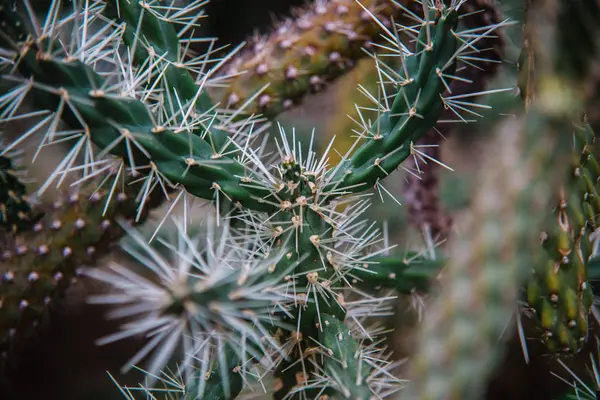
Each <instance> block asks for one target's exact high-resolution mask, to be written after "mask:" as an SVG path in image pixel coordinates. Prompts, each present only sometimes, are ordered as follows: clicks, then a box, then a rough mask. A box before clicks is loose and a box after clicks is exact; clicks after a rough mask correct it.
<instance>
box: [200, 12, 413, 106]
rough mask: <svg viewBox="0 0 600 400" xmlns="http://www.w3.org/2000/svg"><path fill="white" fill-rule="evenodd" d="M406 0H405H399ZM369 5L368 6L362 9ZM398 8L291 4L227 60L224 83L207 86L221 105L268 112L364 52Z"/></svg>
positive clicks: (315, 87) (314, 88)
mask: <svg viewBox="0 0 600 400" xmlns="http://www.w3.org/2000/svg"><path fill="white" fill-rule="evenodd" d="M399 3H400V4H403V3H407V1H406V0H402V1H400V2H399ZM367 10H368V11H367ZM402 13H403V10H402V9H401V8H400V7H399V6H398V5H397V4H395V3H394V2H392V1H389V0H362V1H361V2H360V3H359V2H357V1H355V0H331V1H329V0H326V1H323V0H320V1H317V2H315V4H314V5H312V6H310V7H305V8H302V9H298V10H296V12H295V13H294V19H293V20H287V21H284V22H282V23H280V24H279V25H278V27H277V29H276V30H275V31H274V32H273V33H272V34H271V35H269V36H268V38H266V39H265V38H262V37H258V38H256V39H255V40H254V42H253V43H250V44H249V45H248V49H247V50H245V51H243V52H242V53H241V54H240V55H238V56H236V57H234V58H233V59H232V60H231V62H229V63H228V64H227V65H226V68H227V69H226V73H224V74H222V75H224V76H223V77H222V78H223V79H224V80H225V82H226V85H223V86H224V87H217V86H215V87H214V88H210V92H211V94H212V95H213V97H214V98H215V99H218V100H219V101H220V103H221V105H222V106H223V107H226V108H232V107H239V106H240V105H242V104H245V103H247V102H250V104H249V107H247V108H246V112H247V113H249V114H253V113H257V114H258V113H262V114H264V115H265V116H267V117H273V116H275V115H277V114H279V113H281V112H282V111H285V110H286V109H289V108H291V107H292V106H293V105H294V104H297V103H298V102H299V101H300V100H301V99H302V97H303V96H304V95H305V94H306V93H308V92H310V91H318V90H321V89H322V88H323V87H324V86H325V85H326V84H327V83H328V81H331V80H333V79H335V78H337V77H338V76H340V75H342V74H343V73H345V72H346V71H348V70H349V69H350V68H352V67H353V66H354V64H355V62H356V61H357V60H358V59H360V58H362V57H365V56H366V53H365V52H364V51H363V48H364V47H369V46H370V42H371V41H373V40H376V39H377V37H378V36H379V34H380V33H381V32H383V29H382V27H381V26H380V25H379V24H378V23H377V22H376V21H375V20H374V19H373V18H372V16H371V15H375V16H377V17H378V18H379V19H381V21H382V22H381V24H382V25H383V26H387V27H388V28H389V27H391V20H392V17H393V16H398V15H400V14H402Z"/></svg>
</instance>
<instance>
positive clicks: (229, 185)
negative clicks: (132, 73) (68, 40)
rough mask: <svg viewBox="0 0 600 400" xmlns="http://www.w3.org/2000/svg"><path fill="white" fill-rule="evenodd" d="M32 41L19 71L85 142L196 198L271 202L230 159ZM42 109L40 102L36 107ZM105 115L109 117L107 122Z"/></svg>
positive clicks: (268, 207) (256, 204)
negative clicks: (152, 170)
mask: <svg viewBox="0 0 600 400" xmlns="http://www.w3.org/2000/svg"><path fill="white" fill-rule="evenodd" d="M44 54H46V53H45V52H44V51H43V50H42V49H41V48H40V47H38V45H37V44H36V43H35V42H33V41H30V42H27V43H26V44H24V47H23V49H22V53H21V55H20V56H19V59H18V60H17V65H18V69H19V71H20V72H21V73H22V74H23V75H24V76H27V77H30V78H33V80H34V82H36V84H37V85H38V86H37V87H38V88H40V89H39V90H37V89H33V91H34V92H35V93H36V95H37V94H39V96H36V100H37V101H38V102H43V101H44V100H48V101H49V102H45V101H44V104H43V105H44V107H45V108H46V109H48V110H55V109H56V107H57V104H58V103H59V102H60V101H61V100H65V101H68V102H69V104H70V105H71V107H72V108H69V109H67V110H64V112H63V114H62V117H63V120H65V122H67V123H69V124H70V125H71V126H74V127H80V128H81V125H82V124H83V125H84V126H83V127H82V128H83V129H84V130H85V131H86V132H87V133H88V135H89V139H90V140H91V141H92V142H93V143H94V144H96V145H97V146H99V147H100V148H103V149H110V151H111V152H112V153H113V154H115V155H117V156H120V157H122V158H123V159H124V160H126V161H125V162H126V163H128V164H129V165H130V166H133V169H135V166H136V165H137V166H141V167H148V166H151V167H154V168H155V169H157V170H158V171H159V172H160V174H161V175H162V176H163V179H164V180H167V181H169V182H175V183H180V184H182V185H183V186H184V187H185V189H186V190H187V191H188V192H189V193H191V194H193V195H195V196H198V197H201V198H207V199H214V198H215V197H217V196H218V194H219V193H223V195H224V196H226V197H228V198H229V199H230V200H231V201H232V202H234V203H235V202H236V201H240V202H241V203H242V205H243V206H245V207H248V208H254V209H257V210H263V211H272V210H273V209H274V206H273V204H270V203H268V202H266V201H264V200H263V197H265V196H268V194H269V191H268V190H261V189H256V188H255V187H251V186H250V185H248V186H245V185H246V184H248V183H249V182H251V181H252V178H251V176H252V172H251V171H248V169H247V168H246V167H245V166H244V165H242V164H241V163H240V162H238V161H236V160H233V159H226V160H224V161H220V160H218V159H217V160H215V159H214V158H213V155H214V152H213V148H212V147H211V145H210V144H209V143H207V142H206V141H204V140H202V139H201V138H200V137H199V136H197V135H194V134H191V133H189V132H183V133H179V134H178V133H176V132H174V131H170V130H167V129H164V128H163V127H161V126H158V125H157V124H156V123H155V121H154V120H153V118H152V117H151V114H150V113H149V110H148V109H147V108H146V106H145V105H144V104H143V103H141V102H140V101H138V100H135V99H131V98H122V97H117V96H111V95H110V94H107V93H104V92H103V91H102V89H101V88H102V83H103V78H102V77H101V76H100V75H98V74H97V73H96V72H94V71H93V70H92V69H91V68H90V67H88V66H87V65H84V64H82V63H80V62H78V61H70V62H69V61H63V60H54V59H52V58H51V57H47V54H46V56H44ZM40 105H42V104H40ZM107 116H110V117H109V118H107Z"/></svg>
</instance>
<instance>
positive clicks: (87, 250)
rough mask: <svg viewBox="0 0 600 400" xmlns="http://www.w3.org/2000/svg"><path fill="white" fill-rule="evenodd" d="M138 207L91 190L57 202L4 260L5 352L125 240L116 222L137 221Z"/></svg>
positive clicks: (1, 323) (0, 279) (0, 346)
mask: <svg viewBox="0 0 600 400" xmlns="http://www.w3.org/2000/svg"><path fill="white" fill-rule="evenodd" d="M137 208H138V203H137V202H136V201H134V198H133V195H132V196H131V197H128V196H127V195H126V192H124V193H119V194H118V195H115V196H114V197H113V198H110V197H109V196H108V194H107V193H106V192H103V191H97V190H96V188H93V187H91V186H87V187H83V188H78V189H77V190H76V191H74V192H72V193H71V194H69V195H67V196H65V197H64V198H63V199H60V200H57V201H55V202H54V204H53V205H52V206H51V207H49V208H48V209H47V210H45V211H46V212H45V215H44V216H43V218H42V219H40V220H39V221H38V222H37V223H36V224H34V225H33V226H32V228H31V230H30V231H29V232H24V233H23V234H21V235H19V236H17V237H16V238H15V239H14V241H13V243H12V247H10V248H5V249H3V252H2V254H0V298H1V299H2V302H1V303H0V304H1V307H0V352H2V353H3V354H5V355H6V354H7V352H9V351H10V349H11V348H12V346H13V345H14V344H18V343H21V342H20V341H21V340H22V339H27V338H29V337H31V335H32V334H33V333H34V332H35V330H34V329H35V328H36V326H37V325H38V324H39V323H40V322H41V320H42V319H43V318H44V316H46V309H47V307H48V305H49V304H51V302H52V301H56V300H59V299H60V298H61V296H62V295H63V294H64V292H65V290H66V289H67V288H68V287H69V285H70V284H71V281H72V280H73V279H75V278H76V276H77V271H78V269H79V268H80V267H82V266H83V265H93V264H94V262H95V261H96V259H97V257H98V256H100V255H102V254H104V253H105V252H106V251H108V249H109V248H110V247H111V246H112V245H113V244H114V243H115V242H116V241H117V239H118V238H119V237H120V236H121V235H122V233H123V231H122V230H121V228H120V227H119V226H118V224H117V223H116V221H115V220H116V218H118V217H121V218H126V219H130V220H131V221H133V220H134V219H135V218H136V216H137V217H141V218H139V219H138V221H139V222H143V221H144V218H145V215H144V214H143V215H141V216H140V215H139V214H138V210H137Z"/></svg>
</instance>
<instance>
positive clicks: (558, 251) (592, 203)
mask: <svg viewBox="0 0 600 400" xmlns="http://www.w3.org/2000/svg"><path fill="white" fill-rule="evenodd" d="M573 130H574V133H573V144H574V150H573V157H572V158H573V164H572V166H571V167H572V168H571V171H570V172H571V173H570V174H569V178H568V181H567V182H566V183H565V186H564V188H563V189H562V190H561V192H560V195H559V198H558V203H557V204H556V205H555V208H554V212H553V215H552V219H551V221H549V222H548V223H547V224H548V225H547V227H548V228H547V229H546V230H545V231H544V232H542V236H541V242H542V246H543V248H544V254H543V255H542V256H541V258H540V260H539V262H538V263H537V264H536V265H535V267H534V273H533V276H532V277H531V278H530V281H529V284H528V286H527V303H528V305H529V307H530V311H531V312H532V313H533V315H534V316H535V318H536V320H537V321H538V327H539V329H540V331H541V340H542V341H543V342H544V343H545V344H546V346H547V347H548V350H549V351H551V352H552V353H557V352H560V353H565V354H576V353H578V352H579V351H580V350H581V349H582V348H583V346H584V345H585V343H586V340H587V337H588V325H589V321H588V317H589V314H590V312H591V307H592V303H593V293H592V287H591V285H590V284H589V282H588V273H587V270H588V263H589V260H590V258H591V257H592V256H593V254H592V252H591V247H590V245H589V243H590V241H592V236H591V235H592V233H593V232H594V231H595V229H596V228H597V226H598V222H599V221H598V215H599V213H600V204H598V203H597V201H596V200H597V196H598V194H599V187H598V184H597V180H598V178H599V177H600V171H598V169H597V168H596V167H597V163H596V159H595V157H594V154H593V153H592V152H591V151H592V148H593V145H594V141H595V135H594V132H593V131H592V129H591V127H590V126H589V125H587V124H586V125H582V126H575V127H574V128H573ZM586 209H589V210H590V211H589V212H586V211H585V210H586ZM586 242H588V243H586Z"/></svg>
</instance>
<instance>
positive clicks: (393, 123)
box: [327, 7, 509, 192]
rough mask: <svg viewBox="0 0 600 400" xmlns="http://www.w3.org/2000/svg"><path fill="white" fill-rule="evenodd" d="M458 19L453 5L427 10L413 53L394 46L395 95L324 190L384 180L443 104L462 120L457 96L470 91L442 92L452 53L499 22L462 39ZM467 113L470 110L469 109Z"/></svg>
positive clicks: (456, 53) (435, 118) (464, 104)
mask: <svg viewBox="0 0 600 400" xmlns="http://www.w3.org/2000/svg"><path fill="white" fill-rule="evenodd" d="M458 18H459V17H458V13H457V11H456V10H455V9H453V8H446V7H442V8H441V9H439V10H438V9H435V8H434V9H433V10H429V12H428V14H427V15H426V16H425V18H424V20H423V22H422V26H424V27H426V28H422V29H421V30H420V34H419V42H418V46H417V51H416V52H415V53H414V54H412V53H409V52H408V50H406V49H402V48H400V49H399V53H401V54H402V58H401V60H402V63H403V64H402V69H401V71H400V72H398V73H395V74H396V75H394V76H395V79H396V80H397V81H396V84H397V86H398V87H399V90H398V93H397V94H396V95H395V96H394V98H393V102H391V105H389V104H388V102H387V99H386V100H385V101H383V102H382V103H380V104H378V109H379V110H381V111H380V117H379V118H378V119H377V121H376V122H375V123H374V124H372V125H370V126H367V125H366V124H365V123H364V122H363V125H362V126H361V129H362V132H363V133H362V137H361V138H359V141H362V140H361V139H364V140H365V142H364V143H363V144H362V145H360V146H358V143H359V141H357V142H356V144H355V146H353V148H352V149H351V151H349V153H351V155H349V156H345V157H344V159H343V160H342V162H340V163H339V164H338V166H336V167H335V168H334V169H333V170H332V173H331V175H330V176H329V182H330V184H329V186H328V187H327V190H334V189H336V188H338V190H346V191H347V192H356V191H361V190H364V189H366V188H367V187H370V186H372V185H375V184H376V183H377V182H378V181H379V180H381V179H384V178H385V177H386V176H388V175H389V174H390V173H391V172H392V171H394V170H395V169H396V168H397V167H398V166H399V165H400V163H401V162H403V161H404V160H405V159H406V158H408V157H409V156H410V155H411V154H412V151H413V148H412V146H413V143H414V142H416V141H417V140H418V139H419V138H420V137H422V136H423V135H424V134H425V133H426V132H428V131H429V130H430V129H431V128H432V127H433V126H434V125H435V123H436V122H437V121H438V119H439V117H440V116H441V115H442V111H443V110H444V108H445V107H449V108H453V109H455V110H456V114H457V115H458V116H459V118H461V119H462V120H463V121H466V119H465V118H464V117H462V116H460V114H459V112H458V111H460V110H463V111H464V110H465V107H467V109H468V107H469V106H473V104H471V103H469V102H463V101H462V100H461V99H462V98H466V97H469V95H459V96H456V98H453V97H452V96H449V97H446V98H445V97H444V96H443V94H444V92H445V91H446V89H447V84H448V82H450V81H451V80H452V79H453V78H451V77H453V74H454V71H455V68H456V61H457V57H460V54H461V53H462V52H464V51H467V49H470V48H471V47H470V46H473V45H474V44H475V43H476V42H477V41H478V40H479V39H480V38H483V37H485V36H486V35H489V33H490V32H493V31H494V30H495V29H497V28H499V27H500V26H502V25H503V24H502V23H500V24H497V25H493V26H491V27H489V29H488V32H485V34H482V35H481V36H479V37H476V38H472V37H469V38H467V37H465V38H464V39H461V33H460V32H459V31H458V30H457V25H458ZM505 22H506V21H505ZM467 36H468V35H467ZM465 42H466V43H465ZM383 71H386V72H389V71H387V69H385V70H383ZM503 90H509V89H503ZM503 90H498V91H503ZM490 93H491V92H490ZM472 95H475V94H472ZM466 112H467V113H468V114H472V111H471V110H468V111H466Z"/></svg>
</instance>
